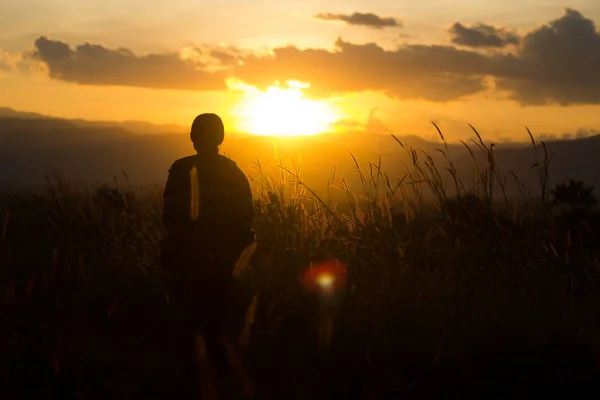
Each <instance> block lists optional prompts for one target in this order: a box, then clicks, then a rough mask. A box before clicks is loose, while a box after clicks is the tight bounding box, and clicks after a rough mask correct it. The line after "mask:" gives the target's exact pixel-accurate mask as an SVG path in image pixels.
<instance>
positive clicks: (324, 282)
mask: <svg viewBox="0 0 600 400" xmlns="http://www.w3.org/2000/svg"><path fill="white" fill-rule="evenodd" d="M301 279H302V283H303V284H304V286H305V287H306V288H307V289H308V290H311V291H317V292H318V291H329V290H334V289H338V288H340V287H342V286H343V285H344V284H345V283H346V265H345V264H343V263H342V262H341V261H339V260H328V261H322V262H319V263H316V264H312V265H311V266H310V267H308V268H307V269H305V270H304V271H303V273H302V277H301Z"/></svg>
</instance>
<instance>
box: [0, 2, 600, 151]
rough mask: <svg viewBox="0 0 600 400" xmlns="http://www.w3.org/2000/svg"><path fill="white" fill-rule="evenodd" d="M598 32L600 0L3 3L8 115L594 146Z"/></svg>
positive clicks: (599, 86)
mask: <svg viewBox="0 0 600 400" xmlns="http://www.w3.org/2000/svg"><path fill="white" fill-rule="evenodd" d="M217 4H218V5H217ZM596 22H597V23H600V1H598V0H571V1H567V0H562V1H556V0H503V1H491V0H489V1H488V0H485V1H484V0H422V1H388V0H368V1H367V0H362V1H359V0H354V1H353V0H344V1H338V0H335V1H334V0H319V1H316V0H314V1H312V0H303V1H281V0H255V1H241V0H221V1H219V2H205V1H199V0H178V1H176V2H175V1H172V0H169V1H167V0H143V1H142V0H125V1H124V0H118V1H117V0H104V1H91V0H2V1H1V2H0V106H6V107H12V108H15V109H18V110H23V111H34V112H39V113H44V114H48V115H53V116H60V117H69V118H85V119H93V120H146V121H151V122H156V123H176V124H180V125H188V124H189V123H190V122H191V120H192V119H193V117H194V116H195V115H196V114H198V113H199V112H207V111H209V112H217V113H219V114H220V115H222V116H223V118H224V120H225V121H226V123H227V125H228V128H229V129H230V130H236V131H250V132H252V133H262V134H270V133H276V132H277V131H278V130H282V129H284V130H286V132H284V134H289V135H293V134H299V133H302V132H301V131H303V130H304V131H306V132H305V133H317V132H321V131H323V130H336V131H343V130H346V129H351V130H354V129H364V130H367V131H372V132H373V133H385V132H394V133H397V134H399V135H404V134H411V135H412V134H416V135H421V136H424V137H428V135H431V134H432V130H431V127H430V124H429V121H431V120H433V121H437V122H439V124H440V125H441V127H442V128H443V129H444V130H445V132H446V133H447V134H448V136H449V137H450V138H451V139H460V138H462V137H464V136H469V132H468V130H467V129H468V127H467V125H466V124H467V123H472V124H474V125H475V126H477V127H479V128H480V130H481V131H482V132H483V133H484V134H485V135H486V136H487V137H490V138H494V139H495V140H509V139H512V140H524V139H525V136H524V133H525V130H524V127H525V126H528V127H530V128H531V129H532V130H533V131H534V132H536V133H538V134H547V135H550V134H553V135H557V136H561V135H563V134H565V133H572V134H575V133H577V134H579V135H585V134H589V133H591V132H595V129H600V32H599V30H598V26H596V24H595V23H596ZM288 81H295V83H293V84H292V86H290V87H288V86H287V83H286V82H288ZM277 82H279V89H278V88H277V87H275V86H276V84H277ZM269 88H270V89H269ZM302 96H304V97H302Z"/></svg>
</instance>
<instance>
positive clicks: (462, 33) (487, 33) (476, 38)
mask: <svg viewBox="0 0 600 400" xmlns="http://www.w3.org/2000/svg"><path fill="white" fill-rule="evenodd" d="M449 32H450V35H451V37H452V43H454V44H458V45H461V46H468V47H505V46H508V45H511V44H515V45H516V44H519V41H520V39H519V36H517V35H516V34H514V33H511V32H509V31H507V30H506V29H502V28H495V27H493V26H490V25H485V24H479V25H475V26H472V27H466V26H464V25H462V24H461V23H459V22H457V23H455V24H454V25H453V26H452V27H451V28H450V29H449Z"/></svg>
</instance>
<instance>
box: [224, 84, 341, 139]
mask: <svg viewBox="0 0 600 400" xmlns="http://www.w3.org/2000/svg"><path fill="white" fill-rule="evenodd" d="M229 86H230V88H233V89H235V90H241V91H243V92H244V99H243V100H242V101H241V102H240V103H239V104H238V105H237V106H236V107H235V108H234V110H233V112H232V114H234V116H235V118H236V120H237V125H238V129H239V130H240V131H243V132H247V133H251V134H254V135H265V136H281V137H293V136H311V135H316V134H320V133H325V132H331V131H333V130H334V129H333V126H332V123H334V122H336V121H337V120H338V119H339V117H338V111H337V109H336V107H335V106H334V105H333V104H331V103H330V102H329V101H325V100H311V99H308V98H306V97H304V93H303V92H302V90H303V89H306V88H307V87H309V85H308V84H304V83H300V82H296V81H290V82H287V87H285V86H283V87H282V86H280V85H279V84H277V85H274V86H271V87H269V88H268V89H267V90H266V91H261V90H258V89H257V88H255V87H253V86H248V85H245V84H244V83H241V82H229Z"/></svg>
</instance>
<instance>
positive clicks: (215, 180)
mask: <svg viewBox="0 0 600 400" xmlns="http://www.w3.org/2000/svg"><path fill="white" fill-rule="evenodd" d="M190 139H191V141H192V143H193V144H194V148H195V149H196V152H197V154H196V155H193V156H189V157H185V158H182V159H179V160H177V161H175V162H174V163H173V165H172V166H171V169H170V170H169V177H168V180H167V184H166V187H165V191H164V206H163V207H164V208H163V223H164V226H165V228H166V231H167V237H166V239H165V240H164V241H163V247H162V263H163V268H165V269H166V270H167V271H169V272H170V274H171V276H172V277H173V287H172V292H173V294H174V295H175V299H176V300H177V303H178V305H179V309H180V317H181V323H182V332H183V339H182V340H183V345H184V350H183V351H184V357H186V358H187V359H186V373H187V376H188V378H189V379H190V382H193V381H197V379H198V378H199V379H200V380H201V381H202V382H201V383H202V385H201V386H202V392H204V393H203V395H204V397H211V395H210V394H209V393H208V392H210V391H212V389H210V382H209V381H211V380H212V378H211V375H212V373H213V372H215V371H210V370H209V368H210V366H209V365H208V364H207V363H203V362H202V361H203V360H206V358H207V357H206V354H204V355H202V354H201V353H203V352H206V350H207V349H208V358H211V359H219V358H220V359H221V360H228V361H229V363H228V364H231V363H232V362H233V363H236V362H237V363H239V362H241V359H240V357H239V353H237V349H236V343H237V340H238V337H237V336H236V335H238V334H239V332H240V330H239V329H237V327H234V328H233V331H232V329H231V328H232V327H231V325H229V322H231V317H232V316H231V313H232V307H234V298H235V296H236V293H235V291H236V288H237V285H236V282H235V278H234V276H233V269H234V266H235V263H236V261H237V259H238V257H239V256H240V254H241V253H242V252H243V250H244V249H245V248H246V247H247V246H249V245H250V244H252V243H253V240H254V235H253V231H252V229H251V226H252V221H253V218H254V207H253V201H252V193H251V191H250V185H249V183H248V179H247V178H246V176H245V175H244V173H243V172H242V171H241V170H240V169H239V168H238V166H237V165H236V164H235V162H233V161H232V160H230V159H229V158H227V157H224V156H222V155H220V154H219V146H220V145H221V143H222V142H223V139H224V127H223V123H222V121H221V119H220V118H219V117H218V116H217V115H215V114H201V115H199V116H198V117H196V119H195V120H194V122H193V124H192V127H191V132H190ZM234 318H235V316H234ZM232 352H233V353H235V354H232ZM227 356H229V357H227ZM231 357H234V358H235V357H238V359H237V360H233V361H232V359H231ZM198 361H200V364H198ZM229 367H231V365H229ZM207 388H208V389H207Z"/></svg>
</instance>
